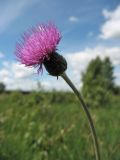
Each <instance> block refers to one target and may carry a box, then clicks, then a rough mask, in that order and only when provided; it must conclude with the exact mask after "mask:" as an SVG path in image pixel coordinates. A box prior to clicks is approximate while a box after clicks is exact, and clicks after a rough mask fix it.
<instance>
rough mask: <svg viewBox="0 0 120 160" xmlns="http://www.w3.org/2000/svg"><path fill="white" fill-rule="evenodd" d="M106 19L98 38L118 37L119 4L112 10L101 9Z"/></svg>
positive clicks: (119, 32)
mask: <svg viewBox="0 0 120 160" xmlns="http://www.w3.org/2000/svg"><path fill="white" fill-rule="evenodd" d="M103 16H104V17H105V19H106V21H105V23H104V24H103V25H102V27H101V34H100V38H102V39H112V38H120V5H119V6H117V8H116V9H115V10H113V11H108V10H106V9H104V10H103Z"/></svg>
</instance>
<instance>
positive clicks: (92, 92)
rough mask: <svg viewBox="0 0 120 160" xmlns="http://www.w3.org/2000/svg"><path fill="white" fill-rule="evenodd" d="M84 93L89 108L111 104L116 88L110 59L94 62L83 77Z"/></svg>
mask: <svg viewBox="0 0 120 160" xmlns="http://www.w3.org/2000/svg"><path fill="white" fill-rule="evenodd" d="M82 81H83V87H82V93H83V96H84V97H85V99H86V102H87V105H88V106H101V105H105V104H106V103H108V102H109V95H110V93H111V92H112V90H113V87H114V77H113V66H112V63H111V62H110V60H109V58H105V59H104V60H103V61H102V60H101V59H100V58H99V57H97V58H96V59H95V60H92V61H91V62H90V63H89V65H88V67H87V70H86V72H85V73H83V76H82Z"/></svg>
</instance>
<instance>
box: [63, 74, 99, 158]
mask: <svg viewBox="0 0 120 160" xmlns="http://www.w3.org/2000/svg"><path fill="white" fill-rule="evenodd" d="M61 77H62V78H63V79H64V80H65V81H66V82H67V84H68V85H69V86H70V87H71V88H72V90H73V91H74V93H75V95H76V96H77V97H78V99H79V101H80V103H81V104H82V108H83V110H84V112H85V113H86V116H87V119H88V121H89V125H90V128H91V133H92V137H93V141H94V148H95V155H96V160H100V151H99V145H98V140H97V135H96V131H95V127H94V124H93V120H92V118H91V115H90V112H89V110H88V108H87V106H86V104H85V102H84V100H83V98H82V96H81V94H80V93H79V92H78V90H77V89H76V87H75V86H74V85H73V83H72V82H71V80H70V79H69V78H68V76H67V75H66V73H63V74H62V75H61Z"/></svg>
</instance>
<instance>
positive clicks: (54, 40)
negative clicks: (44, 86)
mask: <svg viewBox="0 0 120 160" xmlns="http://www.w3.org/2000/svg"><path fill="white" fill-rule="evenodd" d="M60 39H61V34H60V32H59V31H58V29H57V27H56V26H55V25H54V24H52V23H49V24H48V25H44V24H41V25H37V26H36V27H32V28H31V29H30V30H28V31H27V32H26V33H24V35H23V36H22V41H21V43H17V45H16V51H15V54H16V56H17V58H18V60H19V61H20V62H21V63H22V64H25V66H33V67H39V68H38V72H40V71H41V70H42V64H44V65H45V68H46V69H47V70H48V68H49V67H47V62H48V61H49V64H51V63H50V62H51V61H50V60H52V61H53V59H56V58H55V57H56V55H57V61H58V57H62V56H60V55H59V56H58V53H56V50H57V45H58V43H59V41H60ZM53 57H54V58H53ZM63 59H64V58H63ZM52 67H53V65H52ZM56 68H60V67H58V66H54V69H55V70H56ZM50 70H51V69H50ZM50 74H51V73H50ZM52 74H53V73H52ZM57 74H58V73H56V74H54V75H57Z"/></svg>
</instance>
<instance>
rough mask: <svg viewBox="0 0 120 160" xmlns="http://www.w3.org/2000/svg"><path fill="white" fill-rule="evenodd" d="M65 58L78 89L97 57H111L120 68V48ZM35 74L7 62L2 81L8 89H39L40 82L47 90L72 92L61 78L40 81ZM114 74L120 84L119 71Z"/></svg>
mask: <svg viewBox="0 0 120 160" xmlns="http://www.w3.org/2000/svg"><path fill="white" fill-rule="evenodd" d="M64 56H65V58H66V60H67V62H68V70H67V74H68V75H69V77H70V78H71V79H72V81H73V83H74V84H75V85H76V86H77V87H78V88H80V87H81V86H82V82H81V73H82V72H84V71H85V69H86V67H87V66H88V64H89V62H90V61H91V60H92V59H95V58H96V57H97V56H99V57H101V59H104V58H105V57H106V56H107V57H110V59H111V61H112V63H113V65H114V67H115V68H118V67H119V66H120V47H104V46H97V47H95V48H86V49H85V50H83V51H80V52H75V53H69V54H65V55H64ZM34 73H36V69H35V70H34V69H32V68H27V67H24V66H23V65H21V64H18V63H15V62H14V63H10V62H7V61H6V62H3V68H2V69H1V70H0V81H2V82H4V83H5V84H6V85H7V89H22V90H31V89H37V88H38V84H37V83H38V82H40V84H41V86H42V88H44V89H45V90H51V89H57V90H71V89H70V88H69V86H68V85H67V84H66V83H65V82H64V81H63V80H62V78H61V77H59V80H57V78H56V77H52V76H48V77H47V79H46V78H45V77H44V76H42V77H41V78H40V79H39V77H40V75H35V74H34ZM45 74H46V73H45ZM114 74H115V76H116V77H117V79H116V83H117V84H120V74H119V70H117V72H116V70H115V72H114ZM35 78H36V79H37V80H35ZM38 79H39V80H38Z"/></svg>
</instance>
